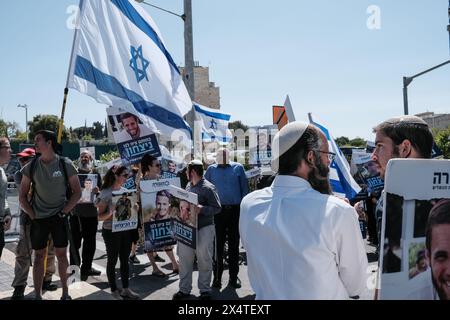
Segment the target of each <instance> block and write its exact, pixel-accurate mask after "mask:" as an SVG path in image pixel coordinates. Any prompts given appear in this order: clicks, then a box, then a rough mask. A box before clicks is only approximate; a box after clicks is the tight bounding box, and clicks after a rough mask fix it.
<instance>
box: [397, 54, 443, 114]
mask: <svg viewBox="0 0 450 320" xmlns="http://www.w3.org/2000/svg"><path fill="white" fill-rule="evenodd" d="M449 63H450V60H447V61H445V62H443V63H441V64H438V65H437V66H434V67H432V68H430V69H427V70H425V71H422V72H420V73H418V74H415V75H413V76H412V77H403V108H404V112H405V115H408V86H409V85H410V83H411V82H412V81H413V80H414V78H417V77H420V76H421V75H424V74H425V73H428V72H430V71H433V70H435V69H437V68H440V67H442V66H445V65H446V64H449Z"/></svg>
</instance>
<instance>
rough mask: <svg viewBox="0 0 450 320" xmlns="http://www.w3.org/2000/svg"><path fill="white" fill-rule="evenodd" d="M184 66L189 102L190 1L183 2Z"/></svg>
mask: <svg viewBox="0 0 450 320" xmlns="http://www.w3.org/2000/svg"><path fill="white" fill-rule="evenodd" d="M183 20H184V64H185V75H184V77H185V82H184V83H185V84H186V87H187V90H188V92H189V95H190V97H191V100H192V101H194V100H195V84H194V40H193V35H192V0H184V15H183Z"/></svg>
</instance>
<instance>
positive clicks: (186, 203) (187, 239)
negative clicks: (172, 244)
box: [169, 186, 198, 249]
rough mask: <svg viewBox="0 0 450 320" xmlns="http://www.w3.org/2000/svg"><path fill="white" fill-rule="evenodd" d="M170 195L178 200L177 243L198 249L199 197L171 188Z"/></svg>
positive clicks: (175, 229)
mask: <svg viewBox="0 0 450 320" xmlns="http://www.w3.org/2000/svg"><path fill="white" fill-rule="evenodd" d="M169 191H170V193H171V194H172V195H173V196H174V197H176V199H177V202H178V203H177V210H176V217H175V219H174V221H173V222H174V232H175V238H176V239H177V241H180V242H181V243H183V244H185V245H187V246H189V247H191V248H193V249H196V248H197V233H198V229H197V220H198V218H197V214H196V211H195V210H196V206H197V204H198V196H197V195H196V194H195V193H192V192H188V191H186V190H183V189H181V188H176V187H174V186H171V188H170V189H169Z"/></svg>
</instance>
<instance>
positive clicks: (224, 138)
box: [194, 104, 232, 144]
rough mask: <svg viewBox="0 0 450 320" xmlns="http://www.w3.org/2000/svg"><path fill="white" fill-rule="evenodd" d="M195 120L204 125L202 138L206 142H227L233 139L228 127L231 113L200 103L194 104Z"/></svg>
mask: <svg viewBox="0 0 450 320" xmlns="http://www.w3.org/2000/svg"><path fill="white" fill-rule="evenodd" d="M194 111H195V120H196V122H200V124H201V126H202V140H203V141H204V142H212V141H217V142H219V143H221V144H227V143H229V142H230V141H231V138H232V134H231V131H230V130H229V129H228V122H229V121H230V118H231V115H230V114H228V113H223V112H219V110H216V109H211V108H208V107H205V106H202V105H199V104H194Z"/></svg>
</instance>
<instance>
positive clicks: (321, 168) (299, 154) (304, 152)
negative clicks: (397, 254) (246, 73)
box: [239, 121, 367, 300]
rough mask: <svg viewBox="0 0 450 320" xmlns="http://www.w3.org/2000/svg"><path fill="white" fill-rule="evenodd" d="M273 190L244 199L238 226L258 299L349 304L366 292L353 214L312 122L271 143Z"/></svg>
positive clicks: (288, 127) (363, 262)
mask: <svg viewBox="0 0 450 320" xmlns="http://www.w3.org/2000/svg"><path fill="white" fill-rule="evenodd" d="M272 146H273V148H272V152H273V160H272V168H273V170H274V171H276V172H278V175H277V176H276V178H275V179H274V182H273V183H272V186H270V187H268V188H265V189H262V190H258V191H255V192H253V193H250V194H249V195H247V196H246V197H245V198H244V199H243V200H242V203H241V216H240V222H239V229H240V234H241V238H242V243H243V245H244V247H245V249H246V251H247V263H248V277H249V280H250V284H251V286H252V288H253V290H254V292H255V293H256V299H263V300H266V299H284V300H293V299H295V300H297V299H300V300H301V299H348V298H349V297H353V296H357V295H360V294H361V293H362V292H363V291H364V290H365V288H366V278H367V277H366V270H367V257H366V253H365V250H364V244H363V241H362V238H361V231H360V229H359V223H358V218H357V214H356V212H355V210H354V209H353V208H352V207H351V206H350V205H348V204H347V203H346V202H344V201H343V200H341V199H339V198H337V197H334V196H332V195H331V188H330V183H329V180H328V173H329V168H328V166H329V165H330V164H331V160H332V158H333V156H334V155H333V154H332V153H331V152H329V150H328V143H327V139H326V137H325V136H324V134H323V133H322V132H321V131H320V130H319V129H318V128H317V127H315V126H314V125H311V124H307V123H304V122H299V121H296V122H292V123H289V124H288V125H286V126H285V127H283V128H282V129H281V130H280V131H279V132H278V133H277V135H276V136H275V138H274V141H273V144H272Z"/></svg>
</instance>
